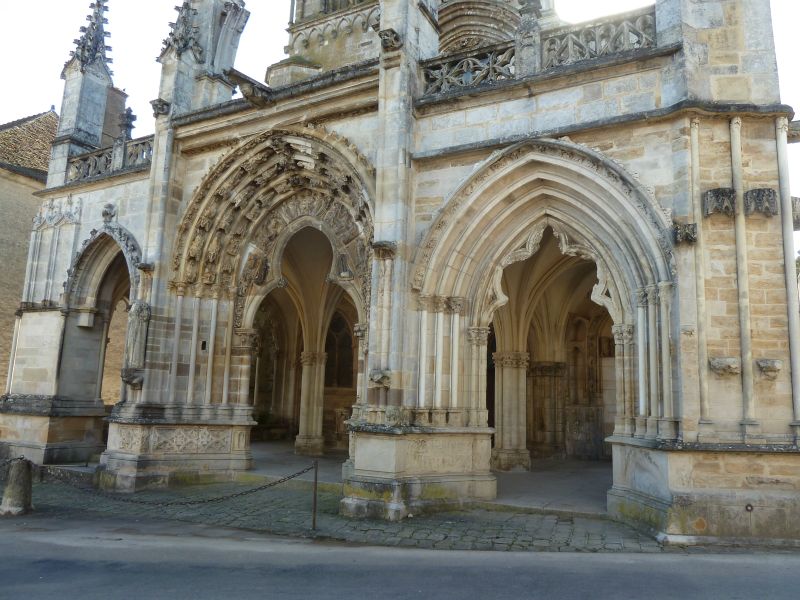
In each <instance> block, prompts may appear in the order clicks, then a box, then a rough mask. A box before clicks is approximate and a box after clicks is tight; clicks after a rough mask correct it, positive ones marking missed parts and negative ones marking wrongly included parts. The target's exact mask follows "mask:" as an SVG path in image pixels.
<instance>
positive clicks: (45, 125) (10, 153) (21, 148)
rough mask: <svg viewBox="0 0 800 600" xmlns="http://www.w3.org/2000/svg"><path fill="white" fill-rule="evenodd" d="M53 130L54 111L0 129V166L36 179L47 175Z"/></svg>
mask: <svg viewBox="0 0 800 600" xmlns="http://www.w3.org/2000/svg"><path fill="white" fill-rule="evenodd" d="M57 129H58V115H57V114H56V113H55V111H54V110H49V111H47V112H44V113H40V114H38V115H33V116H30V117H26V118H24V119H19V120H17V121H12V122H11V123H6V124H5V125H0V166H2V168H6V169H9V170H12V171H14V172H17V173H20V174H22V175H28V176H34V175H35V178H36V179H40V178H41V177H42V176H43V175H46V174H47V164H48V162H49V161H50V145H51V144H52V143H53V140H54V139H55V137H56V130H57Z"/></svg>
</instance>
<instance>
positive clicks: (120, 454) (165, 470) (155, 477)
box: [100, 422, 253, 492]
mask: <svg viewBox="0 0 800 600" xmlns="http://www.w3.org/2000/svg"><path fill="white" fill-rule="evenodd" d="M100 464H101V466H102V468H103V471H102V472H101V475H100V487H101V488H103V489H108V490H116V491H123V492H135V491H138V490H141V489H144V488H148V487H166V486H173V485H187V484H195V483H209V482H214V481H228V480H230V478H231V477H232V476H233V475H235V474H236V473H240V472H243V471H246V470H248V469H250V468H252V466H253V458H252V453H251V451H250V426H249V425H239V424H231V425H198V424H185V423H172V424H167V423H159V424H153V423H148V424H137V423H119V422H112V423H111V424H110V427H109V435H108V449H107V450H106V451H105V452H104V453H103V455H102V456H101V458H100Z"/></svg>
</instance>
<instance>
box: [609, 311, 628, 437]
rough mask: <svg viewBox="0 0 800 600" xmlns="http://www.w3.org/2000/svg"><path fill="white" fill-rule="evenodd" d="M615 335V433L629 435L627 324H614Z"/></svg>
mask: <svg viewBox="0 0 800 600" xmlns="http://www.w3.org/2000/svg"><path fill="white" fill-rule="evenodd" d="M611 332H612V334H613V335H614V380H615V388H616V389H615V393H616V396H617V402H616V414H615V415H614V435H615V436H616V435H620V436H622V435H627V434H626V432H625V430H626V425H627V423H628V420H627V418H626V408H627V406H626V403H625V385H626V381H625V326H624V325H614V326H613V327H612V328H611Z"/></svg>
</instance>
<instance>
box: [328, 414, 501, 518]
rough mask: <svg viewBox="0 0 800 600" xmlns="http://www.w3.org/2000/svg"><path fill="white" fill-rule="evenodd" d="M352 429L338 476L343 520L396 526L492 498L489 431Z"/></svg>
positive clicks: (495, 485)
mask: <svg viewBox="0 0 800 600" xmlns="http://www.w3.org/2000/svg"><path fill="white" fill-rule="evenodd" d="M351 427H352V428H353V429H352V430H351V433H350V435H351V437H352V438H353V449H354V453H353V457H354V458H353V463H352V467H349V466H348V467H347V468H343V470H342V473H343V476H344V480H343V482H344V498H343V499H342V501H341V503H340V505H339V506H340V512H341V513H342V514H343V515H345V516H348V517H356V518H373V519H386V520H389V521H399V520H402V519H404V518H406V517H408V516H411V515H418V514H421V513H429V512H435V511H438V510H446V509H453V508H457V507H460V506H463V505H465V504H467V503H469V502H470V501H473V500H491V499H494V498H495V497H496V496H497V481H496V479H495V477H494V475H492V474H491V471H490V469H489V457H490V454H491V436H492V433H493V431H492V430H491V429H476V430H472V429H466V428H457V429H456V428H454V429H440V430H437V431H426V432H424V433H422V432H420V431H419V429H417V428H414V427H408V428H400V427H391V428H390V427H383V428H376V427H375V426H373V425H366V424H365V425H364V426H363V427H359V425H358V424H356V425H354V426H351Z"/></svg>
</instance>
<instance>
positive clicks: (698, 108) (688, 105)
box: [411, 100, 794, 160]
mask: <svg viewBox="0 0 800 600" xmlns="http://www.w3.org/2000/svg"><path fill="white" fill-rule="evenodd" d="M793 114H794V111H793V109H792V107H791V106H788V105H786V104H771V105H757V104H728V103H720V102H717V103H714V102H700V101H695V100H685V101H682V102H678V103H677V104H673V105H672V106H667V107H665V108H659V109H655V110H649V111H643V112H636V113H630V114H627V115H621V116H619V117H613V118H611V119H600V120H597V121H589V122H586V123H577V124H574V125H569V126H565V127H557V128H554V129H547V130H542V131H536V132H534V133H531V134H524V135H511V136H506V137H502V138H493V139H488V140H485V141H482V142H477V143H473V144H460V145H457V146H448V147H446V148H441V149H439V150H431V151H426V152H417V153H415V154H412V155H411V160H428V159H436V158H440V157H442V156H452V155H454V154H465V153H469V152H475V151H476V150H496V149H497V148H505V147H507V146H512V145H514V144H518V143H521V142H529V141H535V140H540V139H544V138H548V139H549V138H552V139H559V138H563V137H565V136H570V135H573V134H575V133H578V132H586V131H591V130H595V129H604V128H607V127H617V126H619V125H626V124H631V123H640V122H643V121H647V122H654V121H658V120H662V119H671V118H674V117H676V116H680V115H702V116H706V117H717V118H726V117H732V116H734V115H736V116H740V117H752V118H777V117H785V116H786V115H793Z"/></svg>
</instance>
